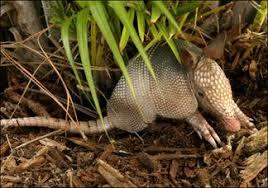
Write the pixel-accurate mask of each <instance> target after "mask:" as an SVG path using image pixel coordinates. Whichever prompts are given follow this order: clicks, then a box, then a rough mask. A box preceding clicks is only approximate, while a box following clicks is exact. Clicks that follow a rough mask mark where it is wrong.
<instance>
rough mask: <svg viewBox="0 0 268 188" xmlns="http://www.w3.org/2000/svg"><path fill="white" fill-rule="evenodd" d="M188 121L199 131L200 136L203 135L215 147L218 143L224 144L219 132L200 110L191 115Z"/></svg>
mask: <svg viewBox="0 0 268 188" xmlns="http://www.w3.org/2000/svg"><path fill="white" fill-rule="evenodd" d="M186 121H187V122H188V123H189V124H190V125H192V126H193V129H194V130H195V131H196V132H197V134H198V135H199V137H203V138H204V139H205V140H206V141H208V142H209V143H210V144H211V145H212V146H213V147H214V148H216V147H217V144H216V143H218V144H219V145H222V142H221V140H220V138H219V136H218V135H217V133H216V132H215V131H214V129H213V128H212V127H211V126H210V125H209V124H208V122H207V121H206V120H205V118H204V117H203V116H202V115H201V114H200V113H199V112H198V111H196V112H195V113H194V114H193V115H192V116H191V117H189V118H187V119H186Z"/></svg>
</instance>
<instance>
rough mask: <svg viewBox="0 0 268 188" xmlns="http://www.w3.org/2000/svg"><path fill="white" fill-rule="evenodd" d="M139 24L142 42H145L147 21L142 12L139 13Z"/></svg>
mask: <svg viewBox="0 0 268 188" xmlns="http://www.w3.org/2000/svg"><path fill="white" fill-rule="evenodd" d="M137 22H138V32H139V36H140V39H141V41H142V42H143V41H144V33H145V19H144V14H143V12H141V11H137Z"/></svg>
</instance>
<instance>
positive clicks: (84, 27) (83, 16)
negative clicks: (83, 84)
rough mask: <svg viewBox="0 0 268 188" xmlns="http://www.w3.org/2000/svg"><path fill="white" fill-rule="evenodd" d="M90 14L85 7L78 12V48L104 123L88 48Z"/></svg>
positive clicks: (94, 99) (97, 108)
mask: <svg viewBox="0 0 268 188" xmlns="http://www.w3.org/2000/svg"><path fill="white" fill-rule="evenodd" d="M88 16H89V10H88V9H86V8H85V9H83V10H81V11H80V12H78V14H77V20H76V30H77V41H78V48H79V52H80V58H81V62H82V66H83V69H84V72H85V76H86V80H87V83H88V86H89V89H90V91H91V95H92V98H93V101H94V104H95V107H96V111H97V113H98V115H99V117H100V120H101V122H102V124H103V125H104V123H103V116H102V113H101V108H100V104H99V100H98V96H97V92H96V88H95V84H94V81H93V77H92V71H91V65H90V58H89V50H88V36H87V34H88Z"/></svg>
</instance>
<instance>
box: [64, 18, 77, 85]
mask: <svg viewBox="0 0 268 188" xmlns="http://www.w3.org/2000/svg"><path fill="white" fill-rule="evenodd" d="M71 21H72V18H66V19H65V20H64V21H63V23H62V26H61V39H62V43H63V46H64V49H65V53H66V56H67V59H68V62H69V63H70V65H71V68H72V70H73V72H74V75H75V78H76V80H77V82H78V84H79V85H80V86H81V87H82V82H81V79H80V77H79V74H78V71H77V68H76V66H75V63H74V59H73V55H72V51H71V48H70V43H69V27H70V25H71Z"/></svg>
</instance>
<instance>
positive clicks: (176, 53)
mask: <svg viewBox="0 0 268 188" xmlns="http://www.w3.org/2000/svg"><path fill="white" fill-rule="evenodd" d="M157 26H158V28H159V30H160V31H161V32H162V34H163V36H164V38H165V40H166V41H167V43H168V45H169V47H170V48H171V50H172V52H173V54H174V55H175V57H176V59H177V60H178V61H179V62H181V61H180V56H179V53H178V50H177V47H176V45H175V43H174V41H173V40H172V39H171V38H169V35H168V31H166V28H165V27H164V25H163V24H162V23H160V22H159V23H157Z"/></svg>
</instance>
